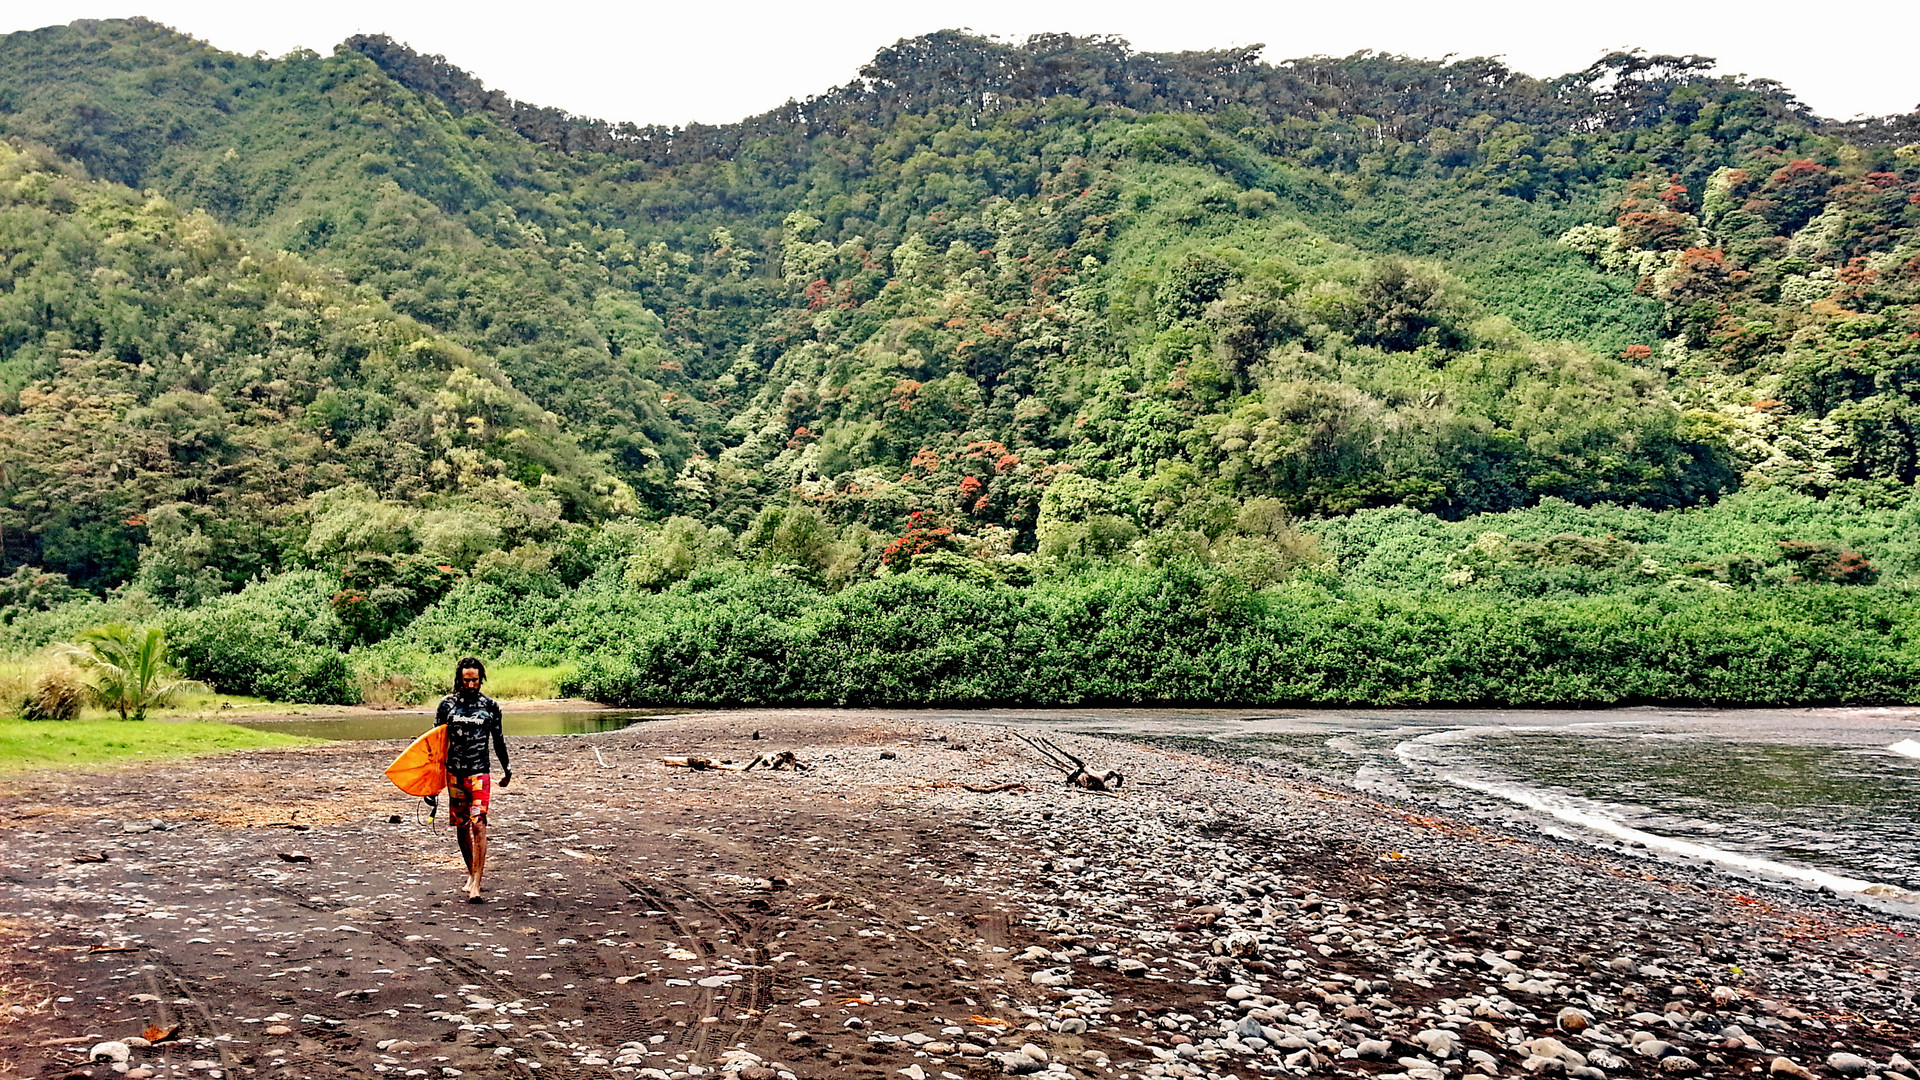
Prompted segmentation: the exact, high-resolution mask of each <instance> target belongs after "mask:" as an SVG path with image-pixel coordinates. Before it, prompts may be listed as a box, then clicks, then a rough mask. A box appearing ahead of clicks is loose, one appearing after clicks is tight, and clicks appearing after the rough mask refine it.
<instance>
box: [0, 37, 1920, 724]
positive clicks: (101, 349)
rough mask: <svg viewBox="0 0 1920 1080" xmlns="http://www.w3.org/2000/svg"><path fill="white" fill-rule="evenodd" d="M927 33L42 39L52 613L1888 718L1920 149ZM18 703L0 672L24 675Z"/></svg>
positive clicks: (1530, 83) (16, 347) (1627, 62)
mask: <svg viewBox="0 0 1920 1080" xmlns="http://www.w3.org/2000/svg"><path fill="white" fill-rule="evenodd" d="M1710 68H1711V61H1709V60H1706V59H1704V58H1700V57H1665V56H1645V55H1641V54H1637V53H1618V54H1614V55H1611V56H1608V57H1606V58H1604V59H1602V60H1601V61H1599V62H1597V63H1596V64H1595V65H1593V66H1592V67H1591V68H1589V69H1587V70H1585V71H1582V72H1578V73H1575V74H1571V75H1567V76H1564V77H1561V78H1558V79H1552V80H1542V79H1534V78H1531V77H1528V76H1524V75H1520V74H1518V73H1515V72H1512V71H1509V70H1507V69H1505V68H1504V67H1502V66H1501V65H1500V64H1498V63H1497V62H1495V61H1489V60H1482V59H1475V60H1465V61H1454V62H1450V63H1438V62H1428V61H1420V60H1411V59H1407V58H1403V57H1393V56H1382V55H1377V54H1358V55H1355V56H1352V57H1346V58H1325V57H1320V58H1309V59H1305V60H1298V61H1290V62H1286V63H1281V64H1269V63H1266V62H1263V61H1261V60H1259V59H1258V54H1257V50H1240V51H1221V52H1207V53H1183V54H1141V53H1134V52H1132V51H1131V50H1130V49H1128V48H1127V47H1126V46H1125V44H1124V43H1123V42H1119V41H1116V40H1113V39H1107V38H1075V37H1070V36H1065V35H1051V36H1043V37H1037V38H1034V39H1030V40H1028V41H1027V42H1025V43H1023V44H1020V45H1009V44H1004V43H998V42H991V41H986V40H982V39H977V38H972V37H968V36H965V35H962V34H957V33H940V34H934V35H929V36H926V37H923V38H918V39H913V40H909V41H903V42H900V43H898V44H897V45H895V46H893V47H892V48H889V49H886V50H883V51H882V52H881V53H880V54H879V55H878V56H877V57H876V58H875V59H874V61H873V62H872V63H871V64H870V65H868V66H867V67H866V68H864V69H863V70H862V71H861V73H860V75H859V77H858V78H856V79H855V80H853V81H852V82H850V83H848V84H847V85H846V86H843V87H840V88H838V89H835V90H832V91H830V92H828V93H826V94H823V95H821V96H819V97H816V98H812V99H809V100H808V101H806V102H798V103H789V104H788V105H786V106H784V107H782V108H780V109H776V110H774V111H772V112H769V113H767V114H764V115H762V116H758V117H754V118H750V119H748V120H746V121H743V122H741V123H739V124H736V125H728V126H724V127H701V126H696V127H693V128H688V129H665V128H657V127H654V128H642V127H637V126H634V125H627V124H610V123H605V122H601V121H597V120H592V119H588V118H583V117H578V116H572V115H569V114H566V113H563V112H560V111H558V110H554V109H550V108H542V107H538V106H533V105H528V104H525V103H521V102H516V101H513V100H510V99H508V98H506V97H505V96H504V95H501V94H498V93H497V92H492V91H489V90H487V89H486V88H485V87H484V86H483V85H481V84H480V83H479V82H478V81H477V80H474V79H473V78H472V77H471V76H469V75H467V74H466V73H464V72H462V71H460V70H459V69H458V68H456V67H454V66H452V65H451V64H449V63H448V62H446V61H445V60H443V59H441V58H438V57H423V56H420V55H418V54H415V53H413V52H412V51H411V50H409V49H407V48H406V47H405V46H403V45H400V44H398V43H396V42H393V41H391V40H388V39H385V38H380V37H364V38H355V39H352V40H350V41H348V42H346V43H345V44H343V45H342V46H340V47H339V48H337V49H336V50H335V51H334V53H333V54H332V55H330V56H319V55H316V54H312V53H296V54H292V55H289V56H286V57H282V58H278V59H266V58H261V57H254V58H247V57H238V56H233V55H230V54H225V53H222V52H219V51H218V50H215V49H212V48H211V47H208V46H206V45H204V44H202V43H200V42H197V41H194V40H193V39H191V38H189V37H186V36H184V35H182V34H179V33H176V32H174V31H172V30H169V29H167V28H164V27H161V26H158V25H156V24H152V23H148V22H144V21H141V20H134V21H130V22H84V23H76V24H74V25H72V26H68V27H54V28H50V29H47V30H42V31H35V32H32V33H22V34H14V35H10V36H8V37H6V38H4V39H0V136H4V137H5V138H6V139H8V140H9V141H10V146H9V147H8V148H6V149H0V260H3V261H0V447H4V454H5V459H6V467H5V468H4V469H3V470H0V575H7V576H4V577H0V642H3V643H4V647H5V648H6V650H7V651H10V652H13V653H16V654H30V653H32V652H33V651H34V650H36V649H39V648H41V647H42V646H44V645H46V644H47V643H49V642H52V641H55V640H59V639H61V638H62V637H63V636H66V635H70V634H72V633H73V632H75V631H77V630H78V629H80V628H83V627H85V626H87V625H91V624H93V623H97V622H102V621H106V620H108V619H109V618H114V619H121V620H130V621H135V622H145V623H154V622H158V623H162V624H164V625H166V626H167V627H168V628H169V630H170V633H171V635H172V639H173V641H174V642H175V646H176V651H177V654H178V656H179V658H180V659H181V661H182V662H183V663H184V664H185V666H186V667H187V668H188V671H189V673H190V674H192V675H194V676H195V677H197V678H200V679H202V680H205V681H208V682H210V683H212V684H214V685H215V686H217V687H218V688H220V689H222V690H228V691H232V692H237V693H250V694H262V695H267V696H274V697H281V698H291V699H301V700H331V701H347V700H357V699H360V698H362V697H365V696H368V695H372V696H374V697H383V698H384V697H398V698H408V697H418V696H420V695H422V694H426V693H429V692H431V691H432V689H433V688H435V687H437V686H438V685H439V683H440V682H441V681H443V679H444V675H443V673H442V672H441V668H442V667H444V666H445V664H446V663H447V662H448V661H450V660H451V658H452V657H453V656H455V655H458V654H460V653H463V652H467V651H480V652H481V653H482V654H484V655H490V656H501V657H503V658H507V659H510V660H514V661H518V662H525V663H535V664H550V665H566V667H565V670H566V671H567V672H569V673H570V674H568V675H567V676H566V677H567V679H568V680H569V683H568V685H569V687H570V688H571V689H574V690H576V691H578V692H583V693H588V694H592V695H595V696H598V697H600V698H602V699H605V700H615V701H621V702H630V703H642V702H646V703H666V702H674V701H689V702H691V701H702V702H747V701H807V702H835V701H862V702H874V703H886V702H894V703H917V702H927V703H932V702H967V703H988V702H1013V701H1019V702H1030V703H1035V704H1044V703H1051V702H1060V703H1066V702H1150V701H1211V702H1229V701H1232V702H1276V703H1277V702H1334V701H1379V702H1457V703H1472V702H1522V701H1526V702H1574V703H1598V702H1610V701H1625V700H1660V701H1714V702H1758V701H1841V700H1858V701H1869V700H1871V701H1889V700H1907V699H1910V698H1911V697H1912V696H1913V695H1914V693H1915V689H1916V685H1920V644H1916V642H1915V633H1916V631H1920V623H1916V621H1915V614H1916V608H1915V595H1914V591H1913V590H1914V588H1915V586H1916V585H1920V503H1917V502H1916V501H1915V499H1914V496H1913V491H1914V481H1915V478H1916V474H1917V473H1920V295H1916V292H1917V291H1920V239H1916V227H1920V124H1917V123H1916V117H1913V116H1909V117H1893V118H1887V119H1885V120H1882V121H1875V122H1860V123H1854V124H1849V125H1840V124H1833V123H1830V122H1826V121H1823V120H1821V119H1820V118H1818V117H1816V116H1813V115H1812V114H1810V113H1809V112H1808V111H1807V110H1805V109H1804V108H1803V107H1802V106H1800V105H1799V104H1798V103H1797V102H1795V101H1794V99H1793V98H1792V97H1791V95H1790V94H1789V93H1788V92H1787V91H1786V90H1785V89H1783V88H1782V87H1780V86H1778V85H1776V84H1773V83H1769V82H1765V81H1750V80H1744V79H1730V78H1724V77H1716V76H1712V75H1710V74H1708V72H1709V71H1710ZM1917 115H1920V114H1917ZM0 705H4V703H0Z"/></svg>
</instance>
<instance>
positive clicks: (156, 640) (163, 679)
mask: <svg viewBox="0 0 1920 1080" xmlns="http://www.w3.org/2000/svg"><path fill="white" fill-rule="evenodd" d="M60 653H61V655H63V656H66V657H68V658H69V659H71V660H72V661H73V662H74V663H75V664H77V665H78V666H79V667H80V668H81V669H82V670H84V671H88V672H91V673H92V674H93V694H94V697H95V698H96V699H97V700H98V701H99V702H100V704H102V705H104V706H106V707H107V708H109V709H114V710H117V711H118V712H119V713H120V719H122V720H128V719H132V720H145V719H146V718H147V710H148V709H149V708H151V707H153V706H156V705H164V704H166V702H167V699H169V698H171V697H172V696H173V695H174V693H175V692H176V691H179V690H184V689H188V688H191V687H199V686H200V685H201V684H199V683H196V682H194V681H192V680H190V679H182V678H179V675H180V672H179V670H178V669H177V668H175V667H174V666H173V665H172V664H169V663H167V635H166V632H165V631H163V630H161V629H160V628H159V627H157V626H149V627H147V628H145V629H136V628H134V627H131V626H128V625H127V624H126V623H108V624H107V625H105V626H96V627H94V628H92V629H90V630H83V631H81V632H80V635H79V638H78V640H77V641H75V642H73V643H71V644H63V645H62V646H61V647H60Z"/></svg>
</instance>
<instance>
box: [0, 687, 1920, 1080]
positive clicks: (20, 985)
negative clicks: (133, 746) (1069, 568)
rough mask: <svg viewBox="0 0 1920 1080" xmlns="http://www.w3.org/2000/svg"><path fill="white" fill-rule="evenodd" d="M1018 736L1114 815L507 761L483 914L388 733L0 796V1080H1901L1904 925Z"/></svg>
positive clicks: (771, 720) (993, 735)
mask: <svg viewBox="0 0 1920 1080" xmlns="http://www.w3.org/2000/svg"><path fill="white" fill-rule="evenodd" d="M756 733H757V735H758V738H756V737H755V735H756ZM1054 738H1055V739H1056V740H1057V741H1058V742H1059V743H1060V745H1062V746H1063V747H1066V748H1067V749H1069V750H1071V751H1072V752H1073V753H1075V754H1077V755H1079V756H1081V757H1083V758H1085V759H1087V761H1088V762H1089V764H1091V765H1093V766H1095V767H1097V768H1117V769H1119V770H1121V771H1122V772H1123V773H1124V775H1125V777H1126V783H1125V785H1124V786H1122V787H1121V788H1120V790H1119V791H1118V792H1117V793H1111V794H1108V793H1097V792H1088V791H1083V790H1079V789H1077V788H1070V787H1067V786H1065V785H1063V784H1062V783H1061V782H1060V779H1061V774H1060V773H1059V772H1057V771H1054V770H1051V769H1049V768H1048V767H1047V766H1045V765H1044V764H1042V763H1041V762H1040V761H1039V760H1038V759H1037V758H1036V757H1035V755H1034V754H1033V753H1032V752H1031V751H1030V750H1029V749H1028V748H1027V747H1026V746H1025V745H1024V744H1022V743H1021V742H1019V741H1018V740H1017V739H1016V738H1014V736H1013V734H1012V732H1011V731H1010V729H1008V728H1005V727H1000V726H988V725H981V724H969V723H964V722H953V721H951V720H950V719H939V720H934V719H927V718H916V717H914V716H913V715H912V714H910V713H884V714H882V713H872V712H863V713H846V714H837V713H833V712H828V711H805V712H786V711H757V712H730V713H721V714H695V715H688V716H682V717H675V718H671V719H666V720H660V721H655V722H650V723H646V724H642V725H638V726H635V727H632V728H628V729H626V730H623V731H618V732H612V733H606V734H601V735H595V736H591V737H577V736H556V737H546V738H532V739H522V740H515V741H514V746H513V764H514V773H515V780H514V783H513V784H512V786H511V787H510V788H507V789H505V790H498V789H496V793H495V800H494V807H493V812H492V815H491V817H492V822H491V832H492V838H493V844H492V847H493V853H492V858H491V860H490V864H489V873H488V877H487V897H488V902H486V903H484V904H468V903H465V902H464V898H463V896H462V894H461V892H460V888H459V887H460V885H461V881H462V871H461V867H460V861H459V856H458V853H457V850H456V848H455V845H454V841H453V837H452V835H451V831H450V830H448V829H446V828H444V827H430V826H429V825H427V824H426V823H425V822H424V821H423V820H422V819H421V807H420V803H419V801H418V800H414V799H410V798H408V797H406V796H403V795H401V794H400V793H399V792H397V791H395V790H394V789H393V788H392V787H391V786H390V785H388V784H387V783H386V781H385V780H384V779H383V778H382V777H381V775H380V773H381V769H382V768H383V767H384V766H385V764H386V762H387V761H388V760H390V759H391V757H392V756H393V754H394V753H395V752H396V750H397V746H396V745H394V744H346V743H342V744H328V745H324V746H315V747H307V748H301V749H296V750H287V751H272V752H251V753H245V754H238V755H230V756H225V757H220V758H212V759H200V760H195V761H189V762H184V763H172V764H162V765H156V766H148V767H141V768H136V769H119V770H113V771H105V772H98V773H85V774H83V773H43V774H31V775H26V776H20V777H15V778H11V779H9V780H8V781H6V784H5V786H4V788H0V867H4V869H3V870H0V874H3V875H4V877H3V878H0V881H4V888H0V1074H4V1075H19V1076H28V1077H42V1076H44V1077H67V1076H84V1077H108V1076H114V1075H124V1076H128V1077H135V1078H140V1077H151V1076H168V1077H175V1076H177V1077H188V1076H191V1077H206V1078H208V1080H223V1078H226V1077H255V1076H259V1077H290V1078H291V1077H371V1076H393V1077H434V1078H441V1077H457V1076H462V1075H466V1076H487V1077H492V1076H522V1077H527V1076H538V1077H557V1076H564V1077H642V1078H646V1080H663V1078H664V1080H677V1078H680V1077H689V1076H702V1075H707V1076H710V1075H714V1074H716V1073H722V1074H731V1075H736V1076H738V1077H741V1078H743V1080H771V1078H781V1080H787V1078H791V1077H874V1078H879V1077H888V1078H892V1077H899V1076H905V1077H907V1078H909V1080H927V1078H932V1077H939V1078H943V1080H958V1078H966V1080H974V1078H977V1077H988V1076H1000V1075H1009V1074H1015V1075H1020V1074H1036V1075H1037V1074H1051V1075H1056V1076H1074V1077H1143V1076H1178V1077H1246V1078H1251V1077H1255V1076H1268V1075H1308V1074H1319V1075H1329V1076H1403V1077H1408V1078H1411V1080H1442V1078H1454V1077H1468V1076H1474V1075H1483V1076H1501V1077H1504V1076H1515V1075H1543V1076H1567V1077H1580V1078H1591V1077H1647V1076H1656V1075H1660V1076H1669V1075H1681V1076H1684V1075H1699V1076H1745V1075H1753V1074H1756V1073H1758V1074H1767V1073H1771V1074H1774V1075H1789V1076H1805V1075H1815V1076H1823V1077H1826V1076H1834V1077H1864V1076H1872V1075H1879V1076H1887V1077H1892V1076H1914V1075H1920V1074H1916V1072H1915V1071H1914V1068H1913V1066H1912V1065H1911V1064H1909V1063H1908V1061H1907V1058H1908V1057H1912V1056H1920V1052H1917V1051H1916V1038H1917V1037H1920V1011H1917V1010H1916V1007H1915V1004H1914V1000H1913V994H1914V990H1915V987H1916V968H1920V963H1916V961H1917V960H1920V951H1917V950H1916V946H1915V942H1916V938H1915V937H1914V936H1913V934H1914V933H1915V931H1916V927H1920V922H1906V923H1902V922H1899V921H1894V922H1889V921H1888V920H1889V919H1890V918H1895V919H1896V920H1897V917H1890V916H1885V915H1881V914H1877V913H1873V912H1869V911H1867V910H1865V909H1862V908H1859V907H1856V906H1853V905H1850V904H1847V903H1845V902H1843V901H1839V900H1830V901H1825V902H1822V898H1820V897H1817V896H1812V895H1811V894H1804V893H1803V894H1793V893H1791V892H1790V891H1788V890H1756V889H1755V888H1754V887H1753V886H1751V885H1750V884H1747V883H1743V882H1739V881H1736V880H1733V879H1729V878H1725V877H1722V876H1717V875H1714V874H1711V873H1709V872H1707V871H1705V870H1697V869H1690V868H1687V867H1684V866H1679V865H1672V864H1664V863H1658V862H1654V861H1651V860H1646V859H1641V858H1638V857H1636V856H1635V855H1634V854H1633V853H1631V852H1622V853H1618V854H1612V853H1604V852H1602V851H1599V850H1597V849H1590V848H1585V847H1581V846H1578V845H1574V844H1568V843H1564V842H1560V841H1555V840H1552V839H1551V838H1548V837H1544V836H1540V835H1534V834H1520V835H1513V834H1503V833H1502V832H1499V831H1495V830H1493V829H1491V828H1490V827H1487V826H1482V825H1475V824H1472V823H1467V822H1463V821H1456V820H1451V819H1448V818H1446V817H1443V816H1437V815H1435V814H1433V813H1430V812H1428V811H1426V810H1424V809H1422V808H1419V807H1413V806H1396V805H1390V804H1386V803H1382V802H1380V801H1378V800H1376V799H1373V798H1370V797H1368V796H1365V795H1362V794H1358V793H1356V792H1352V791H1346V790H1340V789H1337V788H1334V787H1331V786H1326V785H1320V784H1310V783H1302V782H1300V781H1298V780H1290V779H1286V778H1283V777H1276V776H1272V775H1267V774H1262V773H1259V772H1255V771H1251V770H1249V769H1248V768H1246V767H1243V766H1240V765H1236V764H1232V763H1227V762H1222V761H1218V760H1213V759H1208V758H1201V757H1195V756H1191V755H1188V754H1184V753H1178V752H1173V751H1168V750H1163V749H1157V748H1153V747H1150V746H1138V745H1131V744H1128V743H1124V742H1119V741H1113V740H1107V739H1097V738H1091V737H1084V736H1070V735H1056V736H1054ZM782 750H791V751H793V752H794V753H795V754H796V755H797V757H798V758H799V759H800V760H801V761H802V762H804V763H806V764H807V766H808V768H807V769H806V770H805V771H769V770H766V769H754V770H752V771H748V772H733V771H723V770H708V771H690V770H688V769H684V768H670V767H667V766H664V765H662V764H661V763H660V759H661V758H662V757H666V756H672V755H689V754H692V755H701V756H705V757H707V758H710V759H713V760H715V761H729V760H730V761H733V762H735V763H745V762H747V761H749V760H751V759H753V758H754V757H755V756H756V755H759V754H761V753H772V752H778V751H782ZM596 751H597V753H596ZM149 1039H151V1040H152V1041H150V1042H149V1041H148V1040H149Z"/></svg>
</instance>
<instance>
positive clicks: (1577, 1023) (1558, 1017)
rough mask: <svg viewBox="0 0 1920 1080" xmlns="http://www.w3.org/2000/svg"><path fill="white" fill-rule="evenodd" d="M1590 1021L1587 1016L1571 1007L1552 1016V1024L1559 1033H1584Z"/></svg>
mask: <svg viewBox="0 0 1920 1080" xmlns="http://www.w3.org/2000/svg"><path fill="white" fill-rule="evenodd" d="M1590 1022H1591V1021H1590V1020H1589V1019H1588V1017H1587V1014H1586V1013H1583V1012H1581V1011H1580V1010H1579V1009H1576V1008H1573V1007H1571V1006H1569V1007H1567V1008H1564V1009H1561V1010H1560V1011H1559V1012H1558V1013H1556V1014H1554V1017H1553V1023H1554V1026H1555V1027H1558V1028H1559V1029H1560V1030H1561V1031H1585V1030H1586V1029H1587V1025H1588V1024H1589V1023H1590Z"/></svg>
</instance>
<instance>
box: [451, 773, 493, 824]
mask: <svg viewBox="0 0 1920 1080" xmlns="http://www.w3.org/2000/svg"><path fill="white" fill-rule="evenodd" d="M491 801H493V774H492V773H475V774H474V775H472V776H449V777H447V823H448V824H450V825H454V826H460V825H465V824H468V823H469V822H474V821H485V820H487V804H488V803H489V802H491Z"/></svg>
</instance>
